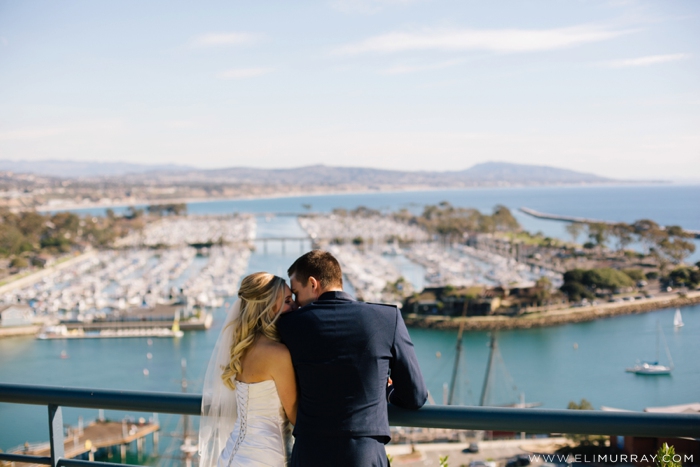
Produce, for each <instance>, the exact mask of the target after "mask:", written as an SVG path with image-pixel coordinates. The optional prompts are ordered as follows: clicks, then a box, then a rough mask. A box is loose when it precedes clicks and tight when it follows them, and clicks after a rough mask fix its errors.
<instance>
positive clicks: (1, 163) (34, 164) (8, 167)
mask: <svg viewBox="0 0 700 467" xmlns="http://www.w3.org/2000/svg"><path fill="white" fill-rule="evenodd" d="M184 170H196V169H195V168H194V167H188V166H183V165H176V164H160V165H148V164H133V163H130V162H91V161H86V162H82V161H61V160H54V159H49V160H41V161H13V160H7V159H4V160H0V171H5V172H17V173H32V174H36V175H47V176H54V177H61V178H76V177H101V176H121V175H128V174H134V173H146V172H177V171H184Z"/></svg>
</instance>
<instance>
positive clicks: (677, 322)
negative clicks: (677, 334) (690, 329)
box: [673, 308, 685, 328]
mask: <svg viewBox="0 0 700 467" xmlns="http://www.w3.org/2000/svg"><path fill="white" fill-rule="evenodd" d="M673 326H674V327H677V328H682V327H683V326H685V324H683V317H682V316H681V309H680V308H676V314H675V315H673Z"/></svg>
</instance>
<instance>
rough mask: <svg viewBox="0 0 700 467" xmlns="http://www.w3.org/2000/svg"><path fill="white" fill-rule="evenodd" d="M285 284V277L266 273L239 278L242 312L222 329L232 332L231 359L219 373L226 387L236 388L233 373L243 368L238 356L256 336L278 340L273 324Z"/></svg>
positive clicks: (235, 373)
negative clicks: (227, 326) (229, 327)
mask: <svg viewBox="0 0 700 467" xmlns="http://www.w3.org/2000/svg"><path fill="white" fill-rule="evenodd" d="M284 285H285V282H284V279H282V278H281V277H278V276H274V275H272V274H269V273H266V272H256V273H254V274H250V275H249V276H246V277H244V278H243V280H242V281H241V286H240V288H239V289H238V299H239V300H240V301H241V312H240V313H239V315H238V316H237V317H236V318H235V319H234V320H233V321H232V322H231V323H230V324H229V326H232V329H230V330H226V329H224V331H223V332H232V333H233V345H232V346H231V358H230V360H229V364H228V366H226V367H224V368H223V373H222V374H221V379H222V380H223V381H224V384H225V385H226V386H228V387H229V388H231V389H236V383H235V382H234V381H235V379H236V375H238V374H240V373H241V371H242V370H243V368H242V367H241V359H242V358H243V355H244V354H245V352H246V351H247V350H248V348H249V347H250V346H251V345H252V344H253V342H255V339H256V338H257V337H258V336H260V335H264V336H266V337H268V338H269V339H272V340H274V341H279V335H278V334H277V328H276V326H275V322H276V321H277V317H278V316H279V313H278V312H279V310H276V309H275V307H276V306H277V300H278V298H279V296H280V292H283V291H284Z"/></svg>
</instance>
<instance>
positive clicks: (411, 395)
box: [387, 309, 428, 409]
mask: <svg viewBox="0 0 700 467" xmlns="http://www.w3.org/2000/svg"><path fill="white" fill-rule="evenodd" d="M395 329H396V331H395V333H394V344H393V346H392V349H391V354H392V361H391V379H392V381H393V385H392V386H390V387H389V388H388V390H387V394H388V396H387V398H388V400H389V402H391V403H392V404H394V405H397V406H399V407H403V408H405V409H419V408H421V407H423V404H425V401H426V400H427V399H428V389H427V388H426V387H425V381H424V380H423V374H422V373H421V371H420V367H419V366H418V358H416V352H415V350H414V348H413V342H411V337H410V336H409V335H408V329H406V324H405V323H404V322H403V318H402V317H401V313H400V312H399V310H398V309H397V310H396V328H395Z"/></svg>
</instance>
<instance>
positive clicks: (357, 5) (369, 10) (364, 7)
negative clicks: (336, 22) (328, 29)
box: [330, 0, 424, 15]
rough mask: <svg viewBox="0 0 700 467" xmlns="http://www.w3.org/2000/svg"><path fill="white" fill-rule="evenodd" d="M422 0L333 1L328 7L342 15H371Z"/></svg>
mask: <svg viewBox="0 0 700 467" xmlns="http://www.w3.org/2000/svg"><path fill="white" fill-rule="evenodd" d="M421 1H424V0H334V1H332V2H331V3H330V5H331V6H332V7H333V8H334V9H336V10H338V11H340V12H342V13H349V14H352V13H359V14H365V15H373V14H375V13H379V12H381V11H382V10H383V9H384V8H385V7H387V6H397V5H398V6H401V5H409V4H412V3H418V2H421Z"/></svg>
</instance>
